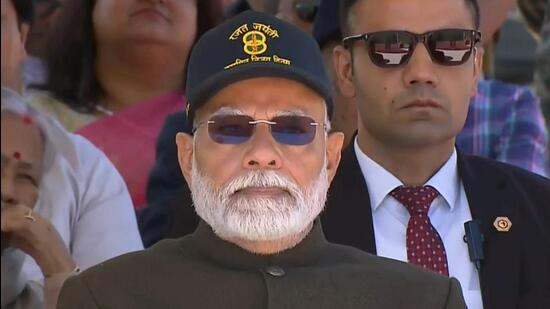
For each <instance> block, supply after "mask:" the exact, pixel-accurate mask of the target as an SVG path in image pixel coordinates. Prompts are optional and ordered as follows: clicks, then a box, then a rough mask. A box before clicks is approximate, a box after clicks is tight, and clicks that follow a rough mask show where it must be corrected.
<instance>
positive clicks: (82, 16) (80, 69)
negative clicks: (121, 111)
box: [37, 0, 223, 113]
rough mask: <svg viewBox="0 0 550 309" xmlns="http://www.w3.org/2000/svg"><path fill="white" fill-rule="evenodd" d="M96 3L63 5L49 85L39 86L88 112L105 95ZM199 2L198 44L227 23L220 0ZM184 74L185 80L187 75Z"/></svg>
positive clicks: (80, 0) (52, 42)
mask: <svg viewBox="0 0 550 309" xmlns="http://www.w3.org/2000/svg"><path fill="white" fill-rule="evenodd" d="M95 3H96V0H71V1H64V2H63V6H62V7H61V9H60V12H59V17H58V18H57V20H56V23H55V25H54V26H53V28H52V32H51V34H50V37H49V45H48V50H47V52H46V57H45V58H46V59H45V60H46V64H47V68H48V78H47V82H46V85H42V86H39V87H37V88H42V89H45V90H48V91H50V92H51V94H52V95H53V96H54V97H55V98H57V99H59V100H61V101H62V102H63V103H64V104H66V105H67V106H69V107H71V108H72V109H74V110H77V111H81V112H85V113H89V112H92V111H94V110H95V108H96V106H97V105H98V104H99V101H100V100H101V99H102V98H103V97H104V96H105V91H104V89H103V88H102V87H101V85H100V83H99V81H98V79H97V76H96V71H95V63H96V45H97V42H96V39H95V35H94V31H93V20H92V13H93V10H94V6H95ZM196 3H197V34H196V37H195V42H196V41H197V40H198V39H199V37H200V36H201V35H202V34H203V33H205V32H206V31H208V30H209V29H210V28H212V27H214V26H216V25H217V24H218V23H219V22H221V21H222V20H223V10H222V7H221V3H220V1H218V0H216V1H202V0H197V2H196ZM195 42H193V44H194V43H195ZM182 75H183V76H184V78H185V72H182ZM183 87H184V85H182V89H183Z"/></svg>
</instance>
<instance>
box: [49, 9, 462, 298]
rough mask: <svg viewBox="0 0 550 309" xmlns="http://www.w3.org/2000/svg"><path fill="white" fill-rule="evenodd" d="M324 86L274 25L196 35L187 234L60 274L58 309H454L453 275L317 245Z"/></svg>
mask: <svg viewBox="0 0 550 309" xmlns="http://www.w3.org/2000/svg"><path fill="white" fill-rule="evenodd" d="M330 87H331V86H330V83H329V81H328V78H327V76H326V73H325V71H324V69H323V65H322V59H321V54H320V51H319V49H318V47H317V44H316V42H315V40H313V38H311V37H310V36H308V35H307V34H306V33H304V32H302V31H300V30H298V29H297V28H295V27H294V26H291V25H290V24H286V23H285V22H282V21H280V20H278V19H276V18H274V17H271V16H268V15H264V14H262V13H257V12H252V11H248V12H245V13H242V14H240V15H238V16H236V17H234V18H232V19H230V20H228V21H227V22H225V23H224V24H222V25H220V26H218V27H217V28H215V29H213V30H211V31H210V32H208V33H206V34H205V35H204V36H203V37H202V38H201V39H200V40H199V41H198V43H197V44H196V45H195V47H194V49H193V51H192V53H191V56H190V60H189V66H188V78H187V91H186V93H187V95H188V98H189V105H188V111H187V114H188V120H189V123H190V124H192V125H193V132H194V133H193V135H189V134H186V133H180V134H178V135H177V137H176V142H177V145H178V159H179V163H180V166H181V170H182V172H183V175H184V177H185V179H186V180H187V182H188V184H189V187H190V188H191V192H192V195H193V202H194V205H195V210H196V211H197V213H198V214H199V216H200V217H201V219H202V221H201V222H200V224H199V227H198V229H197V230H196V231H195V232H194V233H193V234H192V235H188V236H185V237H183V238H180V239H176V240H165V241H162V242H160V243H158V244H156V245H155V246H153V247H152V248H150V249H148V250H145V251H142V252H137V253H131V254H127V255H124V256H122V257H118V258H115V259H113V260H111V261H108V262H106V263H103V264H101V265H98V266H96V267H93V268H91V269H89V270H88V271H85V272H84V273H82V274H81V275H79V276H76V277H74V278H72V279H70V280H69V281H67V282H66V284H65V285H64V287H63V290H62V291H61V295H60V299H59V302H58V307H59V308H61V309H65V308H67V309H68V308H71V309H72V308H84V309H86V308H137V309H139V308H464V306H465V304H464V300H463V298H462V296H461V290H460V286H459V284H458V281H457V280H456V279H454V278H448V277H445V276H441V275H438V274H435V273H433V272H429V271H426V270H424V269H421V268H420V267H416V266H413V265H410V264H407V263H403V262H400V261H395V260H389V259H385V258H381V257H376V256H374V255H370V254H367V253H364V252H362V251H360V250H357V249H355V248H351V247H346V246H341V245H333V244H330V243H328V242H327V241H326V240H325V239H324V236H323V233H322V229H321V226H320V223H319V222H318V220H316V218H317V216H318V215H319V213H320V212H321V210H322V209H323V207H324V204H325V199H326V192H327V190H328V186H329V183H330V181H331V180H332V178H333V176H334V174H335V172H336V168H337V166H338V163H339V159H340V151H341V147H342V141H343V135H342V134H341V133H330V122H329V116H328V115H330V113H331V105H332V101H331V94H330V89H331V88H330ZM182 206H184V205H182Z"/></svg>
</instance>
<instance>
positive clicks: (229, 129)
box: [194, 115, 326, 145]
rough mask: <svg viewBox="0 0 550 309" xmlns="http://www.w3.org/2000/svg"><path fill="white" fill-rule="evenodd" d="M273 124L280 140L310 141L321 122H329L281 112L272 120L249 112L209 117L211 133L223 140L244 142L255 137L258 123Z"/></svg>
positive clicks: (284, 142) (291, 143)
mask: <svg viewBox="0 0 550 309" xmlns="http://www.w3.org/2000/svg"><path fill="white" fill-rule="evenodd" d="M260 123H264V124H267V125H269V127H270V131H271V135H272V136H273V138H274V139H275V140H276V141H277V142H278V143H280V144H284V145H307V144H309V143H311V142H312V141H313V139H314V138H315V133H316V132H317V127H318V126H323V127H326V125H325V124H321V123H318V122H315V120H313V119H312V118H310V117H307V116H299V115H281V116H276V117H273V118H272V119H271V120H257V119H254V118H252V117H250V116H247V115H216V116H213V117H212V118H210V119H209V120H207V121H203V122H200V123H199V124H198V125H197V127H196V128H195V130H194V131H196V130H197V129H198V127H199V126H201V125H202V124H207V125H208V135H209V136H210V138H211V139H212V140H213V141H215V142H216V143H219V144H242V143H244V142H246V141H248V140H249V139H250V137H252V134H254V128H255V126H256V125H257V124H260Z"/></svg>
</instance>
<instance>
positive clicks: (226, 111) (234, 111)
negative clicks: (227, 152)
mask: <svg viewBox="0 0 550 309" xmlns="http://www.w3.org/2000/svg"><path fill="white" fill-rule="evenodd" d="M257 112H258V109H257V108H250V109H243V108H238V107H231V106H221V107H219V108H218V109H216V110H214V111H213V112H212V113H211V115H248V116H253V115H251V113H252V114H255V113H257ZM262 112H263V113H265V114H270V115H273V116H281V115H300V116H305V115H308V113H307V111H306V110H304V109H302V108H287V109H268V110H262Z"/></svg>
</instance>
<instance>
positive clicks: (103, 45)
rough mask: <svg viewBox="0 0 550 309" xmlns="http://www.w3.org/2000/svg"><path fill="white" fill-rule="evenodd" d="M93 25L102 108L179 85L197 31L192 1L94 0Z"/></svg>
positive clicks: (147, 97)
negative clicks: (103, 96)
mask: <svg viewBox="0 0 550 309" xmlns="http://www.w3.org/2000/svg"><path fill="white" fill-rule="evenodd" d="M93 24H94V33H95V37H96V42H97V58H96V59H97V62H96V73H97V77H98V80H99V81H100V84H101V86H102V88H103V89H104V90H105V92H106V96H105V99H104V101H103V102H102V103H103V104H104V105H105V107H107V108H108V109H111V110H113V111H119V110H123V109H125V108H126V107H128V106H131V105H133V104H135V103H139V102H143V101H147V100H150V99H153V98H156V97H159V96H162V95H165V94H167V93H170V92H172V91H175V90H178V89H181V87H182V84H183V80H184V73H185V66H186V61H187V56H188V54H189V52H190V49H191V45H192V43H193V41H194V39H195V34H196V31H197V28H196V27H197V26H196V24H197V6H196V1H195V0H181V1H176V0H163V1H151V0H147V1H146V0H116V1H115V0H99V1H97V3H96V5H95V7H94V11H93Z"/></svg>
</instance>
